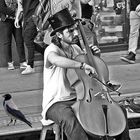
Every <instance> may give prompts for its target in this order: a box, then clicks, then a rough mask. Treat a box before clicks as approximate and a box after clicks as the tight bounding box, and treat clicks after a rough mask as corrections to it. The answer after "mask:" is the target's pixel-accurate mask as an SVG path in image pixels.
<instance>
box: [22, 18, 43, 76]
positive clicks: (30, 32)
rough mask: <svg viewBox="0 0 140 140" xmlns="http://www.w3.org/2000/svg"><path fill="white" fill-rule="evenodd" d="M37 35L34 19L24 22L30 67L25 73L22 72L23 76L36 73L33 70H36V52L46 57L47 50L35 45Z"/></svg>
mask: <svg viewBox="0 0 140 140" xmlns="http://www.w3.org/2000/svg"><path fill="white" fill-rule="evenodd" d="M36 35H37V29H36V26H35V24H34V22H33V20H32V18H30V19H28V20H27V21H25V22H24V26H23V37H24V42H25V45H26V47H27V49H28V66H27V68H26V69H25V70H24V71H22V73H21V74H30V73H33V72H34V69H33V68H34V54H35V50H37V51H38V52H40V53H41V54H42V55H44V50H45V48H42V47H41V46H40V45H38V44H36V43H34V39H35V37H36Z"/></svg>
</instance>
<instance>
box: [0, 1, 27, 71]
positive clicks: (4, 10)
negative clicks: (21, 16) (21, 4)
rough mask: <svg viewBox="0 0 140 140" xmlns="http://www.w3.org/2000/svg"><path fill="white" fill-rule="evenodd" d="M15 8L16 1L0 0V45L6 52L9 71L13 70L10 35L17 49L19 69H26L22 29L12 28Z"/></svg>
mask: <svg viewBox="0 0 140 140" xmlns="http://www.w3.org/2000/svg"><path fill="white" fill-rule="evenodd" d="M16 8H17V2H16V0H13V1H11V0H0V43H1V44H2V45H3V47H5V48H7V50H8V54H7V57H8V59H7V60H8V69H9V70H13V69H15V67H14V62H13V60H12V35H13V36H14V39H15V43H16V47H17V52H18V56H19V62H20V68H26V66H27V63H26V57H25V50H24V41H23V37H22V28H18V29H16V28H15V26H14V18H15V13H16ZM5 57H6V56H5Z"/></svg>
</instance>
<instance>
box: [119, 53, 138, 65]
mask: <svg viewBox="0 0 140 140" xmlns="http://www.w3.org/2000/svg"><path fill="white" fill-rule="evenodd" d="M135 57H136V54H134V53H133V52H129V54H128V55H127V56H122V57H121V58H120V59H121V60H123V61H125V62H128V63H130V64H134V63H135V60H136V58H135Z"/></svg>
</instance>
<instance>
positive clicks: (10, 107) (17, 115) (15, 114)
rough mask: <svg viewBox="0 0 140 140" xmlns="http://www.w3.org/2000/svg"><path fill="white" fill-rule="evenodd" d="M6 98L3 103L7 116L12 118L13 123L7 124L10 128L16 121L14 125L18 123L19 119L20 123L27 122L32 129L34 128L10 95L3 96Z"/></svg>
mask: <svg viewBox="0 0 140 140" xmlns="http://www.w3.org/2000/svg"><path fill="white" fill-rule="evenodd" d="M2 97H3V98H4V101H3V107H4V110H5V112H6V113H7V115H8V116H9V117H10V118H11V121H10V122H9V123H8V124H7V125H8V126H9V124H10V123H12V122H13V121H14V125H15V123H16V120H17V119H19V120H20V121H23V122H25V123H26V124H28V125H29V126H30V127H32V124H31V122H29V121H28V120H27V119H26V118H25V116H24V114H23V113H22V112H21V111H20V110H19V109H18V107H17V106H16V105H15V103H14V102H13V100H12V96H11V95H10V94H5V95H3V96H2Z"/></svg>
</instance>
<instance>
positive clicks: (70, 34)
mask: <svg viewBox="0 0 140 140" xmlns="http://www.w3.org/2000/svg"><path fill="white" fill-rule="evenodd" d="M61 40H62V41H63V42H65V43H67V44H76V43H77V41H78V30H77V27H76V25H74V26H72V27H69V28H66V29H64V30H63V32H62V38H61Z"/></svg>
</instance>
